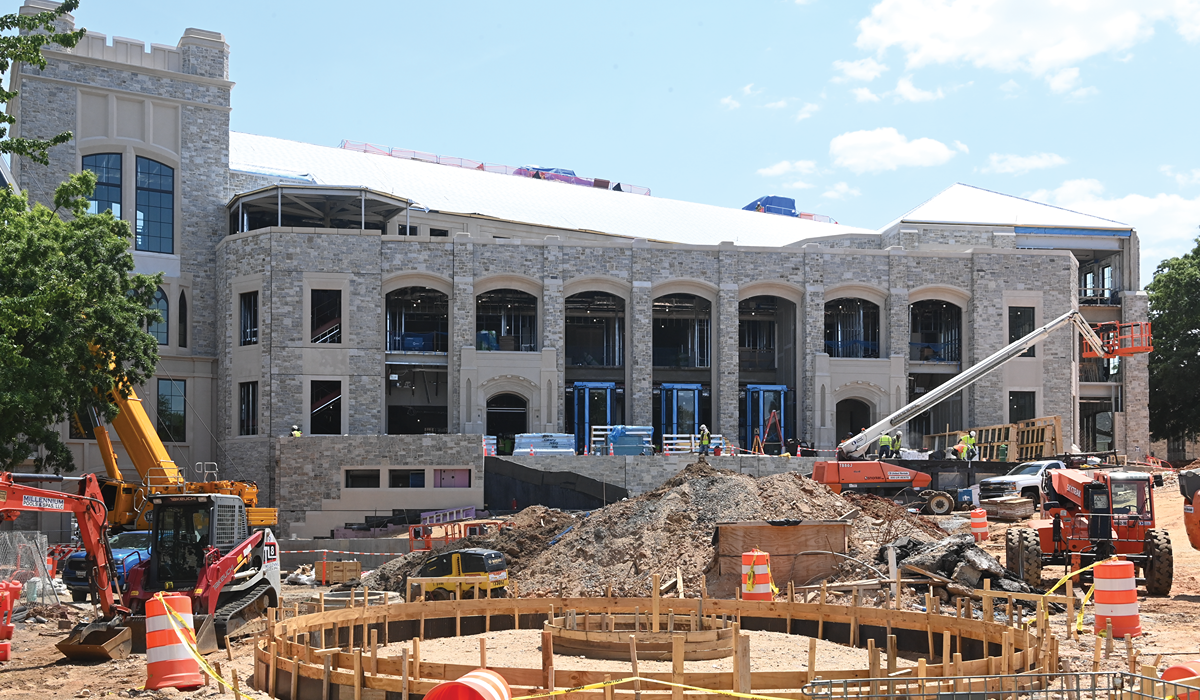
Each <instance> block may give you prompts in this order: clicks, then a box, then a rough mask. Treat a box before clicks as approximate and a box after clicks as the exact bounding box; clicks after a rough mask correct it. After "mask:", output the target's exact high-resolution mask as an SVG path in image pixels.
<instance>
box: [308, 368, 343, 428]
mask: <svg viewBox="0 0 1200 700" xmlns="http://www.w3.org/2000/svg"><path fill="white" fill-rule="evenodd" d="M318 383H321V384H334V383H336V384H337V385H338V392H339V394H338V399H337V400H338V402H339V403H338V407H337V409H338V410H337V417H338V418H337V420H338V430H337V432H320V433H318V432H317V431H316V430H315V429H314V427H313V399H314V392H315V391H316V385H317V384H318ZM307 385H308V386H307V387H306V388H307V391H306V392H305V396H306V403H305V405H306V406H307V410H306V411H305V416H306V417H305V421H306V422H307V423H308V426H307V427H308V430H306V431H305V432H306V433H307V434H309V435H344V434H346V433H347V432H349V431H348V430H345V428H347V427H348V426H347V425H346V423H347V420H348V416H347V415H346V408H347V401H346V387H347V386H348V385H349V382H348V381H347V379H346V378H344V377H330V378H324V377H314V378H312V379H310V380H309V381H308V382H307Z"/></svg>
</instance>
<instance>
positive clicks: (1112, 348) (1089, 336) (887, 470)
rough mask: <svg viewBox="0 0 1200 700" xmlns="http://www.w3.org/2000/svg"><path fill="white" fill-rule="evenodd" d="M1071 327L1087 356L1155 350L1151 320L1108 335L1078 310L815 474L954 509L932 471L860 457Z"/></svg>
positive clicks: (870, 431)
mask: <svg viewBox="0 0 1200 700" xmlns="http://www.w3.org/2000/svg"><path fill="white" fill-rule="evenodd" d="M1070 325H1073V326H1075V328H1077V329H1078V330H1079V332H1080V334H1082V335H1083V337H1084V340H1086V341H1087V347H1086V348H1085V349H1084V353H1083V355H1084V357H1115V356H1117V355H1129V354H1133V353H1137V352H1149V351H1151V350H1153V349H1154V348H1153V347H1151V346H1150V324H1149V323H1132V324H1130V323H1127V324H1102V331H1103V332H1104V333H1105V336H1104V338H1103V339H1102V338H1101V337H1100V336H1099V335H1097V334H1096V333H1095V332H1094V331H1093V330H1092V327H1091V326H1089V325H1088V323H1087V321H1086V320H1084V318H1083V314H1081V313H1080V312H1079V311H1078V310H1075V309H1072V310H1071V311H1068V312H1066V313H1065V314H1063V315H1061V316H1059V317H1058V318H1056V319H1054V320H1053V321H1050V322H1049V323H1047V324H1046V325H1044V326H1042V327H1041V328H1038V329H1036V330H1034V331H1033V332H1032V333H1030V334H1029V335H1027V336H1025V337H1024V338H1021V339H1020V340H1017V341H1015V342H1013V343H1010V344H1008V345H1006V346H1005V347H1003V348H1001V349H1000V350H998V351H996V352H995V353H993V354H992V355H989V356H988V357H986V358H984V359H983V360H982V361H980V362H979V363H977V364H975V365H974V366H972V367H969V368H967V369H966V370H964V371H963V372H961V373H959V374H957V375H955V376H954V377H953V378H952V379H950V380H949V381H947V382H946V383H945V384H942V385H941V386H939V387H937V388H936V389H934V390H933V391H931V392H929V393H927V394H924V395H923V396H921V397H920V398H918V399H917V400H916V401H913V402H912V403H909V404H908V405H906V406H903V407H901V408H900V409H899V410H898V411H896V412H895V413H892V414H891V415H890V416H888V417H886V418H884V419H883V420H881V421H879V422H878V423H876V424H875V425H872V426H871V427H869V428H867V429H865V430H864V431H862V432H861V433H859V434H858V435H855V436H853V437H851V438H848V439H847V440H846V441H845V442H843V443H842V444H841V445H839V446H838V460H837V461H828V462H817V463H816V464H815V465H814V466H813V478H814V479H816V480H817V481H820V482H821V483H824V484H826V485H827V486H829V487H830V488H831V489H833V490H834V491H842V490H857V491H865V492H868V493H877V494H879V495H882V496H887V497H896V496H901V495H903V496H908V497H910V499H911V500H916V498H918V497H919V498H920V499H921V500H923V501H924V503H925V507H926V509H928V510H929V511H930V512H932V513H934V514H935V515H943V514H945V513H949V512H950V511H951V510H953V508H954V499H952V498H951V497H950V495H949V494H947V493H944V492H941V491H922V490H921V489H924V488H925V487H927V486H928V485H929V484H930V483H931V481H932V480H931V479H930V477H929V475H928V474H923V473H921V472H918V471H916V470H913V469H906V468H904V467H900V466H897V465H894V464H890V463H886V462H880V461H860V460H861V458H862V456H863V455H864V454H866V452H867V449H868V448H869V447H870V446H871V444H872V443H874V442H875V441H876V440H878V439H879V436H881V435H883V434H884V433H886V432H890V431H892V430H894V429H896V428H899V427H900V426H902V425H904V424H905V423H907V422H908V421H909V420H911V419H913V418H914V417H916V416H918V415H920V414H921V413H924V412H925V411H928V410H929V409H931V408H933V407H934V406H936V405H937V404H938V403H940V402H941V401H942V400H943V399H946V398H948V397H950V396H952V395H953V394H954V393H956V392H958V391H959V390H961V389H965V388H966V387H968V386H970V385H972V384H974V383H975V382H977V381H979V379H980V378H982V377H983V376H984V375H986V374H988V373H989V372H991V371H992V370H994V369H997V368H999V367H1001V366H1003V365H1004V364H1005V363H1007V362H1009V361H1010V360H1012V359H1014V358H1016V357H1018V356H1020V355H1021V354H1023V353H1024V352H1025V351H1026V350H1028V349H1029V348H1031V347H1033V346H1034V345H1036V344H1038V343H1040V342H1041V341H1043V340H1045V339H1046V337H1047V336H1049V335H1050V334H1051V333H1053V332H1054V331H1056V330H1058V329H1060V328H1063V327H1065V326H1070ZM1109 325H1112V326H1113V328H1111V329H1110V328H1108V326H1109ZM1134 327H1136V329H1137V331H1136V332H1134V331H1133V330H1130V329H1132V328H1134ZM918 494H919V496H918Z"/></svg>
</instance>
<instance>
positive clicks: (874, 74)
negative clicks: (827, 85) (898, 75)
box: [833, 58, 888, 83]
mask: <svg viewBox="0 0 1200 700" xmlns="http://www.w3.org/2000/svg"><path fill="white" fill-rule="evenodd" d="M833 67H834V68H836V69H837V70H839V71H841V72H842V74H841V75H840V76H838V77H836V78H834V79H833V81H834V82H836V83H844V82H847V81H850V80H862V81H866V82H868V83H869V82H871V81H872V80H874V79H876V78H878V77H879V76H881V75H883V72H884V71H885V70H887V69H888V67H887V66H885V65H883V64H882V63H880V62H879V61H876V60H875V59H873V58H863V59H859V60H857V61H834V62H833Z"/></svg>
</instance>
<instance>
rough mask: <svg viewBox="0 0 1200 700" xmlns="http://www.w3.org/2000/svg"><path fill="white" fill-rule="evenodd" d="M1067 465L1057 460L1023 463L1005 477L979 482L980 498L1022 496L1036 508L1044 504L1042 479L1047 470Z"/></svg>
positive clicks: (994, 477)
mask: <svg viewBox="0 0 1200 700" xmlns="http://www.w3.org/2000/svg"><path fill="white" fill-rule="evenodd" d="M1065 468H1066V465H1065V464H1063V463H1062V462H1060V461H1058V460H1056V459H1047V460H1042V461H1040V462H1023V463H1021V464H1018V465H1017V466H1015V467H1013V468H1012V470H1011V471H1009V472H1008V473H1007V474H1005V475H1003V476H993V477H989V478H987V479H983V480H981V481H980V482H979V498H980V500H983V499H985V498H1004V497H1006V496H1020V497H1021V498H1028V499H1029V500H1031V501H1033V505H1034V507H1035V508H1036V507H1038V506H1040V505H1041V503H1042V477H1043V476H1044V475H1045V473H1046V470H1047V469H1065Z"/></svg>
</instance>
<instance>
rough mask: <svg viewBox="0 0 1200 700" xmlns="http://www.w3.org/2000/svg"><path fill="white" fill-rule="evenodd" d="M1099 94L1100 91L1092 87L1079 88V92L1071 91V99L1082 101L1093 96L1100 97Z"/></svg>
mask: <svg viewBox="0 0 1200 700" xmlns="http://www.w3.org/2000/svg"><path fill="white" fill-rule="evenodd" d="M1099 94H1100V91H1099V90H1098V89H1096V88H1094V87H1092V86H1091V85H1089V86H1087V87H1084V88H1079V89H1078V90H1072V91H1071V97H1074V98H1075V99H1082V98H1084V97H1091V96H1092V95H1099Z"/></svg>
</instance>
